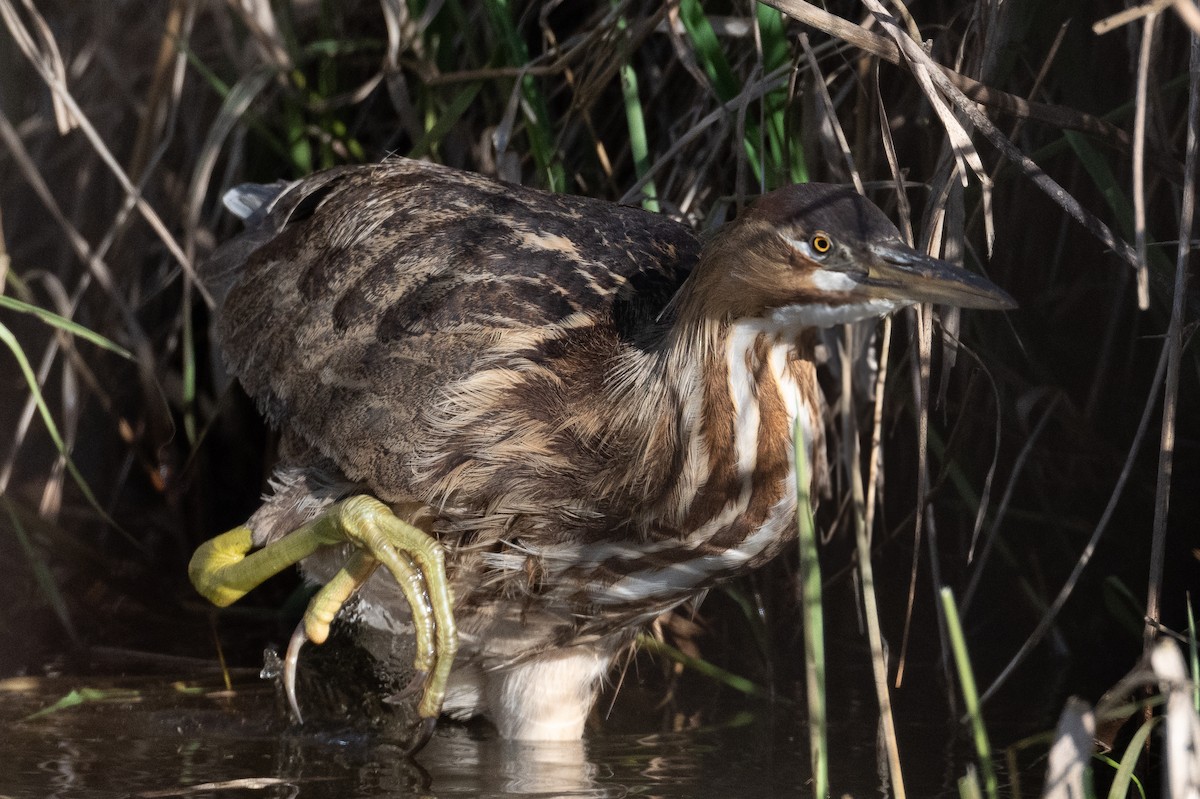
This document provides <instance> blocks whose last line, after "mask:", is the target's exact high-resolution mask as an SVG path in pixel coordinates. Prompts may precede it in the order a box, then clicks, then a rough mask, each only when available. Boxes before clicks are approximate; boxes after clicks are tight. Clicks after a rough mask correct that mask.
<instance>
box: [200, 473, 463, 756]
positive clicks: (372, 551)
mask: <svg viewBox="0 0 1200 799" xmlns="http://www.w3.org/2000/svg"><path fill="white" fill-rule="evenodd" d="M345 543H351V544H354V545H355V546H356V547H358V549H357V550H356V551H355V552H354V554H353V555H351V557H350V558H349V560H347V561H346V563H345V565H344V566H343V567H342V569H341V570H340V571H338V573H337V574H335V575H334V576H333V578H332V579H331V580H330V581H329V582H327V583H326V584H325V585H324V586H322V588H321V590H319V591H318V592H317V594H316V595H315V596H314V597H313V598H312V600H311V601H310V602H309V604H308V609H307V610H306V611H305V613H304V618H303V620H302V621H301V624H300V626H299V627H297V629H296V632H295V633H294V634H293V635H292V640H291V642H290V643H289V644H288V654H287V657H286V659H285V661H284V675H283V678H284V688H285V690H286V692H287V695H288V703H289V704H290V705H291V707H292V711H293V712H294V713H295V714H296V717H297V719H299V718H300V711H299V706H298V703H297V702H296V692H295V676H296V662H297V660H298V658H299V654H300V649H301V647H302V646H303V645H304V643H305V642H306V641H312V642H313V643H316V644H320V643H324V641H325V639H326V638H328V637H329V626H330V624H331V623H332V622H333V619H334V617H335V616H337V613H338V611H339V610H340V609H341V608H342V606H343V605H344V604H345V603H346V601H347V600H349V599H350V597H351V596H353V595H354V592H355V591H357V590H358V588H359V587H360V586H361V585H362V584H363V583H365V582H366V581H367V579H368V578H369V577H370V576H371V574H373V573H374V571H375V569H376V568H378V567H379V566H380V564H382V565H383V566H384V567H385V568H386V569H387V570H388V571H389V572H391V574H392V576H393V577H394V578H395V580H396V582H397V583H398V584H399V586H400V589H401V591H403V592H404V597H405V599H406V600H407V601H408V604H409V606H410V607H411V609H412V620H413V628H414V630H415V638H416V657H415V658H414V666H415V667H416V670H417V672H418V674H423V675H425V679H424V686H423V690H422V692H421V698H420V701H419V702H418V703H417V714H418V715H419V716H420V717H421V720H422V721H421V724H420V731H419V734H418V739H419V740H418V741H417V746H415V747H414V748H413V750H412V751H416V749H419V748H420V747H421V746H422V745H424V743H425V741H427V740H428V739H429V735H430V734H431V733H432V729H433V724H434V723H435V722H436V720H437V717H438V714H439V713H440V712H441V708H442V701H443V699H444V698H445V696H446V683H447V681H448V680H449V677H450V667H451V665H452V664H453V662H454V653H455V651H456V650H457V649H458V634H457V631H456V629H455V624H454V613H453V604H452V601H451V597H450V586H449V581H448V579H447V577H446V562H445V556H444V553H443V552H442V548H441V545H440V544H439V543H438V542H437V540H436V539H434V538H433V537H432V536H431V535H430V534H429V533H427V532H425V531H423V530H421V529H420V528H418V527H415V526H414V525H412V524H410V523H409V522H406V521H404V520H402V519H400V518H398V517H397V516H396V515H395V514H393V513H392V511H391V510H390V509H389V508H388V507H387V506H386V505H384V504H383V503H382V502H380V501H379V500H377V499H374V498H373V497H368V496H355V497H351V498H349V499H345V500H342V501H341V502H338V503H336V504H334V505H332V506H331V507H329V508H328V509H327V510H325V511H324V512H323V513H322V514H321V515H320V516H318V517H317V518H315V519H313V520H312V521H310V522H308V523H307V524H305V525H304V526H302V527H300V528H298V529H297V530H294V531H293V532H291V533H289V534H288V535H286V536H284V537H283V538H281V539H279V540H278V541H274V542H272V543H270V544H268V545H267V546H265V547H263V548H261V549H258V550H255V551H251V550H254V543H253V536H252V534H251V531H250V529H249V528H247V527H237V528H235V529H233V530H230V531H229V532H227V533H224V534H223V535H219V536H217V537H216V538H214V539H212V540H210V541H207V542H205V543H204V544H202V545H201V546H200V547H199V548H198V549H197V550H196V553H195V554H194V555H193V556H192V561H191V563H190V564H189V566H188V575H189V577H191V580H192V584H193V585H194V586H195V587H196V590H197V591H199V592H200V593H201V594H202V595H203V596H204V597H205V598H207V599H208V600H209V601H211V602H213V603H214V604H217V605H220V606H222V607H223V606H225V605H229V604H231V603H233V602H236V601H237V600H238V599H241V598H242V597H243V596H245V595H246V593H247V592H249V591H250V590H251V589H253V588H254V587H256V586H257V585H259V584H260V583H262V582H263V581H264V580H266V579H267V578H269V577H271V576H273V575H275V574H278V573H279V572H280V571H282V570H283V569H285V568H287V567H288V566H291V565H293V564H295V563H298V562H300V561H301V560H303V559H304V558H306V557H308V556H309V555H311V554H312V553H314V552H316V551H317V550H318V549H320V548H322V547H325V546H333V545H337V544H345Z"/></svg>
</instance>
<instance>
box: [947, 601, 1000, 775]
mask: <svg viewBox="0 0 1200 799" xmlns="http://www.w3.org/2000/svg"><path fill="white" fill-rule="evenodd" d="M940 594H941V599H942V610H943V611H945V614H946V631H947V632H948V633H949V635H950V647H951V649H952V650H953V652H954V665H955V667H957V669H958V682H959V686H960V687H961V689H962V695H963V702H964V703H966V706H967V716H968V717H969V718H970V720H971V733H972V736H973V738H974V740H975V754H976V756H978V758H979V770H980V772H982V774H983V790H984V794H985V795H986V796H987V797H988V799H996V796H997V784H996V770H995V768H994V767H993V766H992V744H991V742H990V741H989V740H988V734H987V729H986V728H984V726H983V715H982V714H981V713H980V709H979V692H978V690H977V689H976V687H975V673H974V672H973V671H972V670H971V659H970V657H969V656H968V654H967V640H966V637H965V636H964V635H963V630H962V623H961V622H960V621H959V618H958V608H957V606H955V604H954V594H952V593H951V592H950V589H949V588H943V589H942V590H941V592H940Z"/></svg>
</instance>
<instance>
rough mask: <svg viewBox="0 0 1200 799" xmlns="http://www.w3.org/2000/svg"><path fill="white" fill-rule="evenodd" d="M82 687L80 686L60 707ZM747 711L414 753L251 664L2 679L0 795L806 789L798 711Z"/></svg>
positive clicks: (464, 739)
mask: <svg viewBox="0 0 1200 799" xmlns="http://www.w3.org/2000/svg"><path fill="white" fill-rule="evenodd" d="M85 686H86V689H87V691H86V692H84V693H82V694H78V693H77V694H76V696H78V697H79V698H80V699H82V701H79V702H78V703H76V704H70V705H68V706H61V707H58V708H56V709H55V708H54V705H55V703H56V702H59V701H60V700H62V699H63V698H64V697H68V696H71V695H72V691H73V690H76V689H81V688H83V687H85ZM852 704H853V703H852ZM48 708H50V710H47V709H48ZM751 710H752V712H751ZM751 710H746V709H744V708H743V709H742V710H741V711H740V712H739V711H737V710H734V711H732V712H731V713H729V714H727V716H726V720H725V721H724V722H722V723H720V724H716V725H712V726H701V727H699V728H698V729H693V730H687V731H682V732H670V733H657V734H645V733H629V732H625V731H622V730H621V729H620V728H621V727H625V728H628V727H629V726H631V725H630V724H629V723H624V724H622V723H606V724H601V725H599V726H598V727H597V728H595V729H593V730H591V731H589V733H588V736H587V738H586V740H585V741H584V742H583V743H580V744H517V743H513V742H507V741H501V740H499V739H497V738H496V736H495V733H494V732H493V731H492V730H491V729H490V728H489V727H487V726H486V725H483V724H478V725H472V726H462V725H455V724H448V723H447V724H442V725H441V726H440V727H439V729H438V732H437V733H436V734H435V736H434V738H433V739H432V740H431V741H430V743H429V745H428V746H427V747H426V748H425V749H424V750H423V751H422V752H421V753H420V754H419V755H418V757H417V758H416V759H415V760H410V759H407V758H405V757H403V755H402V754H401V751H400V748H399V747H398V746H397V745H396V744H394V743H392V742H390V741H388V740H386V736H384V735H381V734H379V733H375V732H370V731H354V730H337V729H330V728H328V727H325V726H322V725H318V724H312V723H309V724H305V725H303V726H299V725H293V724H290V723H288V721H287V717H286V714H285V713H284V712H283V709H282V705H281V702H280V698H279V696H278V692H277V690H276V688H275V687H274V685H273V684H272V683H270V682H266V681H262V680H259V679H257V678H256V677H255V676H254V675H253V674H250V673H242V674H240V675H239V676H238V677H237V679H236V680H235V683H234V690H232V691H228V690H225V688H224V685H223V684H222V683H221V682H220V680H219V678H218V679H206V680H194V679H193V680H187V681H172V680H170V679H164V678H161V677H158V678H145V677H143V678H126V679H110V680H100V679H97V678H88V679H86V680H83V679H68V678H62V677H60V678H15V679H11V680H7V681H4V682H0V721H2V723H3V725H4V730H5V732H4V734H3V736H2V738H0V796H3V797H10V796H11V797H27V796H28V797H34V796H37V797H43V796H53V797H72V799H109V798H110V797H130V796H132V797H147V798H149V797H168V796H187V797H193V796H204V797H241V796H247V797H251V796H252V797H347V798H349V799H354V798H357V797H402V796H420V797H450V796H483V797H518V796H520V797H531V796H539V797H549V796H577V797H622V796H655V797H707V796H711V797H727V796H728V797H781V796H810V795H811V791H810V788H809V786H808V785H807V780H808V766H807V761H808V744H807V739H806V737H805V732H804V729H803V723H802V720H801V714H799V713H797V712H795V709H794V708H788V707H786V706H785V707H778V706H771V705H767V704H765V703H759V704H757V705H755V706H754V707H753V708H752V709H751ZM848 711H849V712H848V713H847V714H845V718H846V719H847V721H846V722H843V721H839V722H837V723H836V724H835V725H834V727H832V728H831V730H830V736H831V746H832V748H833V751H834V755H833V758H832V767H833V769H834V772H833V774H832V775H831V777H832V782H833V785H834V788H835V795H837V796H841V795H844V794H849V795H852V796H856V797H871V796H881V795H884V794H885V793H886V791H885V790H884V789H883V788H882V787H881V781H880V778H879V776H878V774H877V765H876V763H877V758H876V754H875V750H874V738H875V735H874V729H873V722H867V724H866V725H865V726H864V725H863V724H861V723H859V722H854V721H851V720H852V719H854V718H855V717H856V716H858V715H859V714H858V713H857V712H856V711H855V708H854V707H853V706H851V707H849V708H848ZM35 714H38V715H35ZM869 715H870V714H869V713H865V712H864V714H863V716H865V717H869ZM938 715H939V716H940V715H941V714H938ZM610 721H611V720H610ZM926 723H927V724H928V728H927V729H924V730H922V729H919V728H917V729H913V728H909V729H908V730H907V736H906V737H908V738H910V739H915V740H921V739H924V740H926V741H927V742H928V747H927V749H928V751H927V752H926V753H925V754H926V755H929V758H928V760H929V762H928V764H927V765H926V766H919V771H924V772H925V773H923V774H922V773H919V771H918V772H910V771H909V770H908V769H907V768H906V780H907V781H908V794H909V795H910V796H919V797H934V796H939V795H955V794H956V791H954V790H953V785H954V780H955V779H957V777H958V776H960V775H961V774H962V770H963V765H962V764H963V760H962V758H961V756H960V754H959V753H958V750H957V749H956V747H954V746H953V745H950V746H949V748H947V744H946V743H944V742H946V741H948V740H949V741H953V740H954V739H955V737H956V736H955V735H953V733H952V730H951V729H950V727H951V726H952V725H950V724H949V723H948V722H946V721H942V720H938V721H936V722H932V723H931V722H928V721H927V722H926ZM939 741H940V742H942V743H938V742H939ZM910 749H911V747H910ZM910 754H913V755H915V756H916V760H917V761H918V762H919V761H920V760H921V759H922V758H921V755H920V754H919V753H917V752H910ZM914 765H917V763H914Z"/></svg>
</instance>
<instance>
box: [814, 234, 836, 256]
mask: <svg viewBox="0 0 1200 799" xmlns="http://www.w3.org/2000/svg"><path fill="white" fill-rule="evenodd" d="M808 246H810V247H812V251H813V252H815V253H816V254H817V255H824V254H825V253H827V252H829V251H830V250H832V249H833V242H832V241H831V240H830V239H829V237H828V236H826V235H825V234H824V233H814V234H813V235H812V238H811V239H809V240H808Z"/></svg>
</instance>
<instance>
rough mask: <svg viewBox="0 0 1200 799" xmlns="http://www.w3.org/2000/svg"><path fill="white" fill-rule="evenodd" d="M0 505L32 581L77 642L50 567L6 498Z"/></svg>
mask: <svg viewBox="0 0 1200 799" xmlns="http://www.w3.org/2000/svg"><path fill="white" fill-rule="evenodd" d="M0 504H2V505H4V511H5V513H6V514H7V516H8V521H9V524H11V525H12V531H13V535H14V536H15V537H16V539H17V543H18V544H20V545H21V549H22V551H24V553H25V557H26V558H28V560H29V568H30V569H32V570H33V579H34V581H35V582H37V584H38V588H40V589H41V591H42V593H43V594H44V595H45V597H46V601H47V602H49V603H50V608H51V610H53V611H54V615H55V616H57V617H58V620H59V621H60V622H61V623H62V626H63V628H64V629H65V630H66V631H67V635H68V636H70V638H71V640H72V641H75V642H78V641H79V636H78V635H77V634H76V633H75V625H74V624H73V623H72V622H71V613H70V610H69V609H68V608H67V600H66V599H65V598H64V597H63V595H62V592H61V591H59V590H58V583H56V582H55V581H54V575H53V574H52V573H51V572H50V567H49V566H47V565H46V562H45V560H43V559H42V557H41V556H40V555H39V554H38V551H37V548H36V547H34V545H33V542H32V541H30V540H29V534H28V533H26V532H25V525H23V524H21V519H20V517H18V516H17V513H16V511H15V510H13V507H12V503H10V502H9V500H8V498H7V497H3V496H0Z"/></svg>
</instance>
